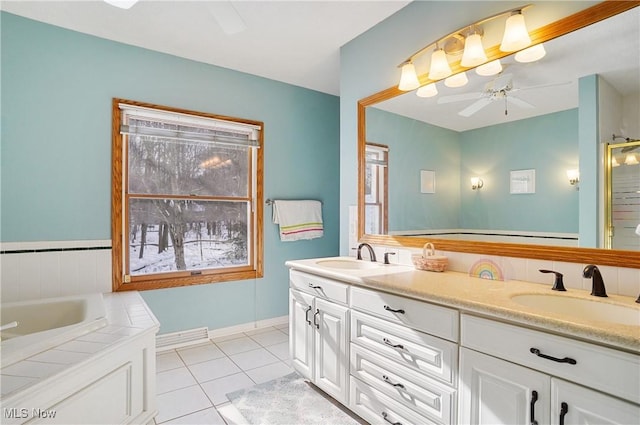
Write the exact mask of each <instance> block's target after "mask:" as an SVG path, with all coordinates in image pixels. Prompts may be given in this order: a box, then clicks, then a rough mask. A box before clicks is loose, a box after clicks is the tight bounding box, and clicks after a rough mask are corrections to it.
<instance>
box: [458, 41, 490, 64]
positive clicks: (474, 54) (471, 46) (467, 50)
mask: <svg viewBox="0 0 640 425" xmlns="http://www.w3.org/2000/svg"><path fill="white" fill-rule="evenodd" d="M486 61H487V54H486V53H485V52H484V47H483V46H482V36H481V35H480V34H471V35H470V36H468V37H467V38H466V39H465V41H464V53H462V60H461V61H460V65H462V66H464V67H467V68H471V67H473V66H477V65H480V64H481V63H485V62H486Z"/></svg>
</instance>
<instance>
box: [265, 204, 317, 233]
mask: <svg viewBox="0 0 640 425" xmlns="http://www.w3.org/2000/svg"><path fill="white" fill-rule="evenodd" d="M273 222H274V223H275V224H279V225H280V240H281V241H297V240H302V239H315V238H320V237H322V236H323V234H324V231H323V226H322V203H321V202H320V201H273Z"/></svg>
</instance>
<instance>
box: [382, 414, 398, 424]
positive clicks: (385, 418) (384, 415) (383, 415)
mask: <svg viewBox="0 0 640 425" xmlns="http://www.w3.org/2000/svg"><path fill="white" fill-rule="evenodd" d="M387 416H389V415H388V414H387V412H382V417H383V418H384V420H385V421H387V422H389V423H390V424H391V425H402V422H391V421H390V420H389V418H387Z"/></svg>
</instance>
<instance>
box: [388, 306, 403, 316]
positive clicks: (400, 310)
mask: <svg viewBox="0 0 640 425" xmlns="http://www.w3.org/2000/svg"><path fill="white" fill-rule="evenodd" d="M384 309H385V310H387V311H390V312H392V313H400V314H404V310H403V309H401V308H399V309H397V310H395V309H393V308H391V307H389V306H388V305H385V306H384Z"/></svg>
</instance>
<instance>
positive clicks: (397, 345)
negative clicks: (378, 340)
mask: <svg viewBox="0 0 640 425" xmlns="http://www.w3.org/2000/svg"><path fill="white" fill-rule="evenodd" d="M382 342H384V343H385V344H387V345H388V346H389V347H393V348H399V349H401V350H404V345H402V344H394V343H392V342H391V341H389V340H388V339H387V338H382Z"/></svg>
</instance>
